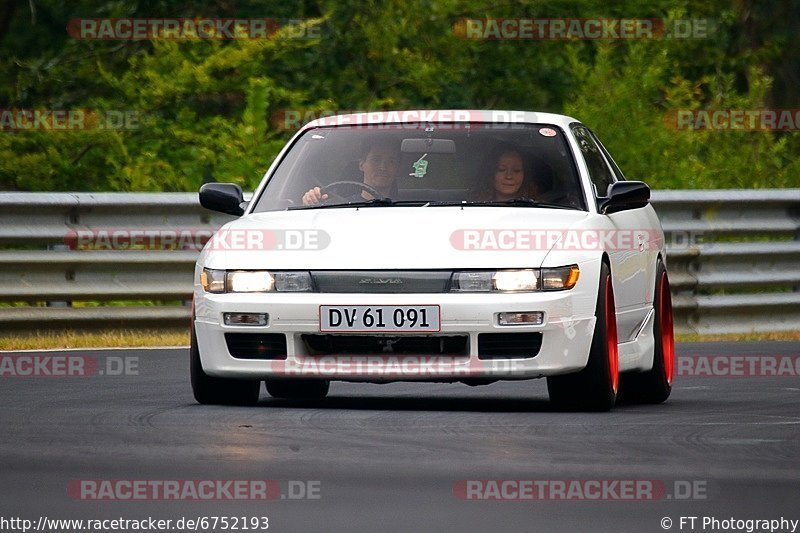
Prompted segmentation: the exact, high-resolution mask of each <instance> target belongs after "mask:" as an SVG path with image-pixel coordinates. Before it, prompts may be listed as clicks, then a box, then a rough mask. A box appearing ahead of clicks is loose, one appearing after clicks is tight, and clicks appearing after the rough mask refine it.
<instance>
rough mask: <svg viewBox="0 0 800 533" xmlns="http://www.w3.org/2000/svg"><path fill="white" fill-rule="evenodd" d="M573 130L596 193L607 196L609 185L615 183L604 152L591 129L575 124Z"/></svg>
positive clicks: (599, 195)
mask: <svg viewBox="0 0 800 533" xmlns="http://www.w3.org/2000/svg"><path fill="white" fill-rule="evenodd" d="M572 131H573V133H574V134H575V139H576V140H577V141H578V146H579V147H580V150H581V154H582V155H583V160H584V161H586V167H587V168H588V169H589V178H590V179H591V180H592V184H593V185H594V187H595V192H596V195H597V196H598V197H601V196H605V195H606V194H607V192H608V187H609V186H610V185H611V184H612V183H614V176H613V174H612V172H611V169H610V168H609V167H608V165H607V164H606V161H605V159H604V158H603V154H602V153H601V151H600V148H599V147H598V145H597V143H596V142H595V141H594V139H592V136H591V134H590V133H589V130H587V129H586V128H585V127H583V126H573V128H572Z"/></svg>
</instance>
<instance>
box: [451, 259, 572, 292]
mask: <svg viewBox="0 0 800 533" xmlns="http://www.w3.org/2000/svg"><path fill="white" fill-rule="evenodd" d="M579 275H580V269H579V268H578V265H569V266H564V267H557V268H541V269H539V268H529V269H525V270H496V271H491V270H488V271H487V270H481V271H464V272H454V273H453V278H452V283H451V285H450V291H451V292H533V291H558V290H566V289H571V288H572V287H574V286H575V284H576V283H577V282H578V276H579Z"/></svg>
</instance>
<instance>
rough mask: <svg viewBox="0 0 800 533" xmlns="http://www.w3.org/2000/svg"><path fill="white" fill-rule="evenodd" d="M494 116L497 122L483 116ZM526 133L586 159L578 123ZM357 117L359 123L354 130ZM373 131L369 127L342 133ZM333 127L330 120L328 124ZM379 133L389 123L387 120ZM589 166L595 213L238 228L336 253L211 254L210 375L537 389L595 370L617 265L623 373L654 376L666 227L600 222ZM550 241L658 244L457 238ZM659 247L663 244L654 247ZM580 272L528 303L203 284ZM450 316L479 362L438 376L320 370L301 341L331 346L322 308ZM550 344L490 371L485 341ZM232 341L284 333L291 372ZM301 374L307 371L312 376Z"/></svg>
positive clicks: (463, 362)
mask: <svg viewBox="0 0 800 533" xmlns="http://www.w3.org/2000/svg"><path fill="white" fill-rule="evenodd" d="M470 113H473V114H475V115H476V116H478V115H479V114H483V116H487V117H488V116H491V114H492V113H493V112H491V111H471V112H470ZM514 113H515V114H514V120H513V121H514V122H519V123H545V124H552V125H554V126H556V127H559V128H561V129H562V130H563V131H564V132H566V134H567V135H566V138H567V139H568V142H569V144H570V146H571V148H572V150H573V153H574V154H579V153H580V152H579V150H578V147H577V145H576V142H575V139H574V138H573V136H572V135H571V134H570V129H569V125H570V124H572V123H576V122H578V121H577V120H575V119H572V118H571V117H565V116H561V115H552V114H546V113H529V112H514ZM348 117H349V118H348ZM345 120H351V121H354V122H355V123H363V122H364V121H365V120H368V118H367V117H365V116H364V115H349V116H347V117H343V118H342V121H345ZM324 123H325V124H327V125H330V120H327V121H326V122H324ZM375 123H380V121H379V120H378V119H377V118H376V119H375ZM319 124H320V122H319V121H315V122H312V123H310V124H308V125H306V126H305V127H304V128H303V129H302V130H301V131H300V132H298V134H297V136H295V138H293V140H292V141H290V142H289V143H287V146H286V147H285V148H284V150H283V151H282V152H281V154H280V155H279V156H278V157H277V158H276V160H275V162H274V163H273V165H272V166H271V167H270V169H269V170H268V171H267V173H266V174H265V179H264V180H262V183H261V184H260V185H259V187H258V188H257V189H256V191H255V193H254V198H258V197H259V196H260V195H261V193H262V191H263V189H264V187H265V186H266V183H267V181H268V179H269V177H270V176H271V175H272V173H273V172H274V171H275V169H276V168H277V165H278V164H279V163H280V160H281V159H282V157H283V155H284V154H285V153H286V152H287V150H289V149H290V147H291V145H292V143H293V142H294V140H295V139H296V138H298V137H299V136H300V135H302V134H303V132H304V131H306V130H308V129H310V128H314V127H316V126H317V125H319ZM574 159H575V161H576V162H577V167H578V171H579V174H580V180H581V183H582V186H583V191H584V195H585V197H586V205H587V207H588V211H581V210H566V209H565V210H562V209H539V208H530V207H470V208H461V207H373V208H361V209H356V208H337V209H320V210H296V211H273V212H262V213H251V212H252V210H253V205H250V206H249V207H248V208H247V210H246V211H245V214H244V216H242V218H240V219H238V220H236V221H233V222H230V223H229V224H226V225H225V226H224V227H223V228H222V229H221V230H220V233H224V232H226V231H240V230H244V231H264V230H266V231H280V230H287V229H291V230H296V229H298V228H301V229H303V230H309V231H313V232H324V233H325V234H326V235H327V236H328V237H329V241H328V242H327V245H326V246H325V247H324V248H322V249H317V250H294V251H291V250H278V249H272V250H219V249H212V247H211V246H207V247H206V248H205V249H204V250H203V252H202V253H201V255H200V257H199V259H198V262H197V266H196V272H195V291H194V296H195V328H196V332H197V339H198V345H199V346H200V347H201V349H200V357H201V361H202V365H203V369H204V370H205V372H206V373H208V374H209V375H211V376H218V377H250V378H260V379H264V378H269V377H287V378H291V377H311V376H312V375H313V376H314V377H323V378H326V379H340V380H353V381H394V380H428V381H437V380H445V381H447V380H462V379H528V378H535V377H542V376H547V375H554V374H563V373H569V372H574V371H577V370H580V369H582V368H583V367H584V366H586V362H587V360H588V353H589V348H590V346H591V341H592V336H593V330H594V325H595V316H594V313H595V306H596V303H597V295H598V283H599V276H600V265H601V260H602V257H603V255H604V254H605V255H606V256H607V257H608V259H609V261H610V265H611V272H612V278H613V288H614V298H615V303H616V312H617V324H618V335H619V359H620V371H645V370H649V369H650V368H652V365H653V350H654V339H653V312H652V309H653V298H654V295H653V291H654V287H655V265H656V258H657V257H658V256H659V255H660V256H661V258H662V259H664V258H665V254H664V239H663V232H662V230H661V226H660V224H659V222H658V219H657V217H656V214H655V211H654V210H653V208H652V207H651V206H649V205H648V206H646V207H644V208H640V209H633V210H628V211H621V212H618V213H614V214H611V215H604V214H599V213H598V212H597V207H596V203H595V199H594V196H593V194H592V193H591V191H592V188H591V181H590V178H589V175H588V170H587V168H586V165H585V163H584V161H583V159H582V157H580V155H576V156H575V157H574ZM471 228H481V229H488V230H492V229H494V230H520V231H524V230H529V229H531V228H536V229H538V230H543V231H567V230H576V231H583V230H589V231H610V230H632V231H634V230H647V231H648V232H649V236H650V238H651V240H649V241H648V242H646V243H644V246H643V247H637V248H636V249H627V250H606V249H602V248H600V249H595V250H569V249H559V248H558V247H557V246H556V247H553V248H550V249H537V250H530V249H529V250H493V251H486V250H482V251H467V250H460V249H457V247H455V246H453V244H452V242H451V238H452V236H453V234H454V232H458V231H460V230H464V229H471ZM652 237H655V238H652ZM570 264H577V265H578V266H579V268H580V278H579V280H578V283H577V285H576V286H575V287H574V288H573V289H571V290H565V291H555V292H528V293H514V294H509V293H490V294H480V293H468V294H466V293H437V294H408V293H403V294H386V293H383V294H376V293H352V294H341V293H275V292H272V293H236V294H211V293H206V292H204V291H203V288H202V286H201V285H200V283H199V277H200V273H201V271H202V269H203V268H210V269H221V270H224V269H227V270H257V269H269V270H304V271H313V270H396V269H397V270H404V269H405V270H423V269H443V270H458V269H515V268H519V269H521V268H538V267H555V266H564V265H570ZM429 304H430V305H439V306H440V308H441V334H464V335H468V336H469V339H470V340H469V353H468V354H466V355H465V356H464V357H460V358H456V359H457V360H453V361H452V362H451V363H444V364H442V365H439V366H437V372H436V373H435V375H434V374H431V373H427V372H421V373H414V372H406V373H402V374H401V375H394V374H391V372H389V371H388V369H384V370H387V371H386V372H384V373H381V368H380V366H381V364H384V363H382V362H381V361H379V360H373V361H372V362H371V364H372V365H373V366H372V369H373V370H374V372H372V373H366V374H365V373H363V372H361V371H359V370H358V369H355V368H354V369H352V370H351V369H349V368H348V367H347V366H346V365H344V366H343V365H338V366H337V365H333V366H331V367H326V368H320V367H319V365H317V366H316V367H314V368H316V374H313V373H312V371H314V368H312V367H313V366H314V365H309V364H308V363H309V361H310V360H311V358H309V357H308V356H309V354H307V353H305V349H304V344H303V342H302V341H301V339H300V337H301V335H303V334H319V333H320V330H319V306H320V305H429ZM503 311H542V312H544V313H545V320H544V323H543V324H541V325H536V326H511V327H509V326H499V325H498V324H497V320H496V314H497V313H498V312H503ZM225 312H251V313H268V314H269V316H270V322H269V324H268V325H267V326H264V327H253V326H226V325H224V324H223V320H222V316H223V313H225ZM511 331H518V332H541V333H542V334H543V337H542V346H541V350H540V352H539V354H538V355H536V357H533V358H528V359H514V360H510V361H504V360H479V359H478V341H477V336H478V334H480V333H497V332H502V333H508V332H511ZM226 332H240V333H241V332H245V333H254V332H263V333H270V332H279V333H284V334H285V335H286V337H287V358H286V359H285V360H268V361H266V360H252V359H237V358H234V357H232V356H231V355H230V353H229V352H228V349H227V346H226V342H225V340H224V333H226ZM298 369H303V370H302V372H301V371H300V370H298Z"/></svg>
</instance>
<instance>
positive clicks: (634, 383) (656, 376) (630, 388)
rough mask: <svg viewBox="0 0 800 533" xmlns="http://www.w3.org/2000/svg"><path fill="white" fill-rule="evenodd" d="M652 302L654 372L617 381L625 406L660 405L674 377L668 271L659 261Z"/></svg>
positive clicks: (667, 396) (673, 349) (632, 375)
mask: <svg viewBox="0 0 800 533" xmlns="http://www.w3.org/2000/svg"><path fill="white" fill-rule="evenodd" d="M653 294H654V298H653V307H654V309H655V317H654V319H653V337H654V338H655V348H654V350H653V368H652V369H651V370H648V371H647V372H637V373H631V374H623V375H622V376H621V381H620V393H621V400H622V401H624V402H625V403H662V402H664V401H665V400H666V399H667V398H669V395H670V393H671V392H672V378H673V376H674V373H675V339H674V337H673V331H672V325H673V323H672V297H671V295H670V290H669V278H668V276H667V269H666V268H665V267H664V263H663V262H662V261H661V259H659V260H658V263H657V265H656V283H655V292H654V293H653Z"/></svg>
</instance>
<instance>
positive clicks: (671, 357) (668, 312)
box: [658, 272, 675, 385]
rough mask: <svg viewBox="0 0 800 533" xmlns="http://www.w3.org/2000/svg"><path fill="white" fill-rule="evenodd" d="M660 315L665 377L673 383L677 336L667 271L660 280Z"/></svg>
mask: <svg viewBox="0 0 800 533" xmlns="http://www.w3.org/2000/svg"><path fill="white" fill-rule="evenodd" d="M658 296H659V309H658V312H659V315H660V317H661V323H660V324H659V326H660V328H661V354H662V357H663V359H664V378H666V380H667V384H669V385H672V377H673V375H674V372H675V338H674V337H673V334H672V295H671V294H670V292H669V280H668V279H667V273H666V272H662V273H661V279H660V280H659V295H658Z"/></svg>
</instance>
